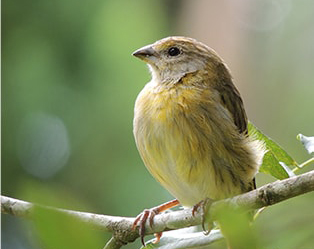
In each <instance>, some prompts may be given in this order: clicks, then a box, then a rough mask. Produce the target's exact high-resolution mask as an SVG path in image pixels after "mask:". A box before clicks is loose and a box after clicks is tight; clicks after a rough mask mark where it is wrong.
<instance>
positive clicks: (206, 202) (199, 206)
mask: <svg viewBox="0 0 314 249" xmlns="http://www.w3.org/2000/svg"><path fill="white" fill-rule="evenodd" d="M212 202H213V200H212V199H210V198H206V199H205V200H202V201H200V202H199V203H196V204H195V205H194V206H193V209H192V215H193V216H195V213H196V212H198V209H201V211H202V229H203V232H204V234H205V235H208V234H209V233H210V231H211V229H212V223H211V222H210V223H208V228H207V229H206V227H205V215H206V213H207V210H208V208H209V206H210V205H211V203H212Z"/></svg>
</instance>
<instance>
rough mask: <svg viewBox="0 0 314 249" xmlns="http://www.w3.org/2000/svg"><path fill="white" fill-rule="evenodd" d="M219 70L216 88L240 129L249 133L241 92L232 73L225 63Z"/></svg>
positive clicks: (241, 131)
mask: <svg viewBox="0 0 314 249" xmlns="http://www.w3.org/2000/svg"><path fill="white" fill-rule="evenodd" d="M219 71H220V75H219V80H220V82H218V84H217V85H216V88H217V90H218V92H219V94H220V98H221V102H222V104H223V105H224V106H225V107H226V108H227V110H228V111H229V112H230V113H231V115H232V117H233V120H234V123H235V125H236V126H237V127H238V129H239V132H240V133H244V134H247V132H248V130H247V123H248V120H247V116H246V113H245V110H244V106H243V101H242V98H241V96H240V93H239V91H238V89H237V88H236V87H235V85H234V84H233V82H232V78H231V76H230V73H229V71H228V69H227V68H226V67H225V65H224V64H221V68H220V70H219Z"/></svg>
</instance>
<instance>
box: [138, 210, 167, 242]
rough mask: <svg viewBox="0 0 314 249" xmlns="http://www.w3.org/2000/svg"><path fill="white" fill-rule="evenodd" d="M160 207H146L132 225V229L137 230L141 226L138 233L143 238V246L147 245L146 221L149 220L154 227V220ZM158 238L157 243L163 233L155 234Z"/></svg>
mask: <svg viewBox="0 0 314 249" xmlns="http://www.w3.org/2000/svg"><path fill="white" fill-rule="evenodd" d="M158 213H159V212H158V209H157V208H152V209H145V210H144V211H143V212H142V213H140V214H139V215H138V216H137V217H136V218H135V221H134V223H133V226H132V230H135V229H136V227H139V229H138V233H139V235H140V238H141V242H142V244H143V246H144V247H145V241H144V236H145V225H146V222H147V221H148V224H149V226H150V227H151V228H152V226H153V223H154V222H153V221H154V217H155V215H156V214H158ZM155 236H156V240H157V241H155V243H158V242H159V240H160V237H161V233H158V234H156V235H155Z"/></svg>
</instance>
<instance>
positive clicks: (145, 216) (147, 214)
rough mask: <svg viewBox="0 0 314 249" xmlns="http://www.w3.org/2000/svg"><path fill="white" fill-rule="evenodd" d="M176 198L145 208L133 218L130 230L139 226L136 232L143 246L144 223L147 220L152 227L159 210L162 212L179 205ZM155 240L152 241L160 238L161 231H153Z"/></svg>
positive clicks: (156, 241)
mask: <svg viewBox="0 0 314 249" xmlns="http://www.w3.org/2000/svg"><path fill="white" fill-rule="evenodd" d="M179 204H180V203H179V201H178V200H172V201H169V202H166V203H164V204H161V205H160V206H157V207H154V208H151V209H145V210H144V211H143V212H142V213H140V214H139V215H138V216H137V217H136V218H135V220H134V223H133V226H132V230H135V228H136V227H139V230H138V233H139V235H140V238H141V242H142V244H143V246H145V241H144V236H145V225H146V223H147V222H148V224H149V226H150V227H151V228H152V226H153V223H154V217H155V215H157V214H159V213H160V212H163V211H165V210H167V209H169V208H172V207H175V206H177V205H179ZM154 235H155V237H156V240H155V241H154V243H158V242H159V241H160V238H161V236H162V232H159V233H155V234H154Z"/></svg>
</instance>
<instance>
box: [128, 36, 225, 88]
mask: <svg viewBox="0 0 314 249" xmlns="http://www.w3.org/2000/svg"><path fill="white" fill-rule="evenodd" d="M133 55H134V56H136V57H138V58H140V59H141V60H143V61H145V62H146V63H147V64H148V65H149V67H150V69H151V72H152V77H153V80H156V81H157V82H161V83H166V84H168V83H176V82H178V81H179V80H180V79H181V78H182V77H183V76H185V75H186V74H188V73H193V72H196V71H199V70H206V71H213V72H214V71H215V66H216V65H217V64H221V63H223V62H222V60H221V59H220V58H219V56H218V55H217V54H216V52H215V51H214V50H213V49H211V48H209V47H208V46H206V45H205V44H203V43H201V42H198V41H196V40H195V39H192V38H187V37H182V36H172V37H167V38H164V39H162V40H159V41H157V42H155V43H153V44H150V45H147V46H145V47H142V48H140V49H138V50H136V51H135V52H134V53H133Z"/></svg>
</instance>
